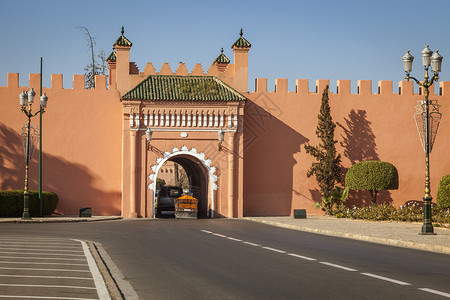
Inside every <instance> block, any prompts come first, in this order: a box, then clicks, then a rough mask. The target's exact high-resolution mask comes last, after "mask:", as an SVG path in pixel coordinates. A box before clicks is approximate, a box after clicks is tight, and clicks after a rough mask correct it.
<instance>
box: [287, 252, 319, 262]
mask: <svg viewBox="0 0 450 300" xmlns="http://www.w3.org/2000/svg"><path fill="white" fill-rule="evenodd" d="M287 255H290V256H293V257H298V258H301V259H306V260H311V261H312V260H317V259H315V258H311V257H308V256H303V255H298V254H295V253H288V254H287Z"/></svg>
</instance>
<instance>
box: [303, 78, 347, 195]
mask: <svg viewBox="0 0 450 300" xmlns="http://www.w3.org/2000/svg"><path fill="white" fill-rule="evenodd" d="M317 118H318V123H317V129H316V135H317V137H318V138H319V139H320V142H319V145H317V146H312V145H310V144H309V143H308V144H307V145H305V150H306V153H307V154H310V155H311V156H313V157H314V158H315V159H316V162H314V163H312V165H311V168H310V169H309V170H308V172H307V173H306V176H308V178H309V177H311V176H312V175H315V177H316V181H317V183H318V184H319V188H320V193H321V194H322V197H325V198H326V197H328V196H330V195H331V194H332V192H333V189H334V187H335V184H336V183H338V182H339V181H340V179H341V170H340V165H341V155H340V154H337V151H336V146H335V144H336V143H337V141H336V140H335V139H334V129H335V128H336V124H335V123H334V122H333V119H332V117H331V109H330V103H329V100H328V86H327V87H326V88H325V89H324V91H323V94H322V105H321V106H320V113H319V115H318V117H317Z"/></svg>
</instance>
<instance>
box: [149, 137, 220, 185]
mask: <svg viewBox="0 0 450 300" xmlns="http://www.w3.org/2000/svg"><path fill="white" fill-rule="evenodd" d="M177 155H189V156H193V157H195V158H197V159H198V160H199V161H201V162H202V164H203V165H204V166H205V168H206V169H207V170H208V176H209V185H210V189H211V192H212V191H216V190H217V183H216V182H217V179H218V177H217V175H216V174H214V173H215V172H216V168H215V167H213V166H212V165H211V159H209V158H208V159H207V158H206V157H205V153H204V152H197V149H196V148H191V149H190V150H189V149H188V148H187V147H186V146H185V145H184V146H183V147H181V149H178V148H177V147H173V148H172V152H169V151H165V152H164V155H163V157H158V158H157V159H156V164H154V165H152V167H151V169H152V172H153V173H151V174H150V175H149V176H148V179H150V181H151V183H150V184H149V185H148V188H149V190H152V191H154V192H155V190H156V178H157V175H158V172H159V170H160V169H161V167H162V166H163V164H164V163H165V162H166V161H168V160H169V159H170V158H172V157H174V156H177Z"/></svg>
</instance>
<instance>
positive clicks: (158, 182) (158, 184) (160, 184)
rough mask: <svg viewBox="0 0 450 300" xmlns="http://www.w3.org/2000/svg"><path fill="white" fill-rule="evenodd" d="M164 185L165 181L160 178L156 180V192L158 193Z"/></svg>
mask: <svg viewBox="0 0 450 300" xmlns="http://www.w3.org/2000/svg"><path fill="white" fill-rule="evenodd" d="M164 185H166V181H165V180H164V179H161V178H156V190H157V191H159V190H160V189H161V187H162V186H164Z"/></svg>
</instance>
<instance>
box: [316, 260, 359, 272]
mask: <svg viewBox="0 0 450 300" xmlns="http://www.w3.org/2000/svg"><path fill="white" fill-rule="evenodd" d="M319 263H321V264H323V265H327V266H330V267H334V268H338V269H342V270H346V271H350V272H355V271H358V270H355V269H352V268H348V267H344V266H341V265H337V264H333V263H329V262H326V261H320V262H319Z"/></svg>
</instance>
